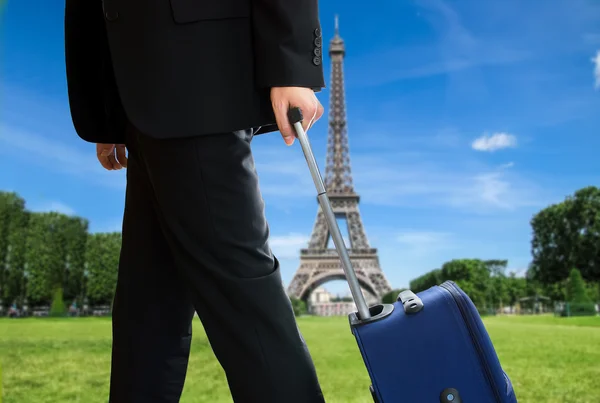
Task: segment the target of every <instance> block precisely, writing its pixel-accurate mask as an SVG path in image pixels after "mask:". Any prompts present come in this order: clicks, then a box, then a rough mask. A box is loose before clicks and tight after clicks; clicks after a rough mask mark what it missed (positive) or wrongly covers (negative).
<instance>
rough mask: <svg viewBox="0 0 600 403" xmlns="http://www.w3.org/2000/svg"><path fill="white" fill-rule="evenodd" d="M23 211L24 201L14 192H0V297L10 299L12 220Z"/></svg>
mask: <svg viewBox="0 0 600 403" xmlns="http://www.w3.org/2000/svg"><path fill="white" fill-rule="evenodd" d="M24 210H25V200H24V199H23V198H21V197H20V196H19V195H18V194H17V193H14V192H0V292H1V294H0V297H1V298H7V297H8V298H10V294H12V293H13V292H14V291H11V290H10V285H9V277H11V274H10V273H9V266H8V264H9V259H10V255H11V253H12V252H11V251H12V247H11V244H10V240H11V236H10V234H11V231H12V229H13V227H14V220H15V219H17V218H18V216H19V215H21V214H22V212H23V211H24Z"/></svg>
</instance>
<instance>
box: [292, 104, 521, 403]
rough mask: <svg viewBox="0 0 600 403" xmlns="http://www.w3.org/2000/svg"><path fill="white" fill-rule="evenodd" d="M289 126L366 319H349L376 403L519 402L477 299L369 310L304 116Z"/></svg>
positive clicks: (447, 287)
mask: <svg viewBox="0 0 600 403" xmlns="http://www.w3.org/2000/svg"><path fill="white" fill-rule="evenodd" d="M288 119H289V120H290V123H291V124H292V125H293V127H294V129H295V131H296V136H297V138H298V140H299V142H300V145H301V147H302V150H303V152H304V156H305V158H306V161H307V164H308V166H309V169H310V173H311V175H312V177H313V180H314V182H315V186H316V188H317V194H318V200H319V204H320V205H321V209H322V210H323V213H324V215H325V217H326V219H327V223H328V225H329V229H330V233H331V238H332V240H333V242H334V244H335V247H336V249H337V251H338V254H339V257H340V260H341V262H342V267H343V268H344V272H345V274H346V279H347V280H348V284H349V286H350V291H351V293H352V297H353V299H354V302H355V304H356V307H357V311H358V312H354V313H352V314H350V315H349V321H350V328H351V330H352V333H353V334H354V336H355V338H356V341H357V343H358V347H359V350H360V352H361V355H362V358H363V361H364V363H365V365H366V367H367V371H368V373H369V377H370V378H371V383H372V385H371V386H370V388H369V389H370V391H371V395H372V397H373V400H374V401H375V402H376V403H437V402H441V403H517V398H516V396H515V392H514V390H513V387H512V384H511V381H510V379H509V378H508V376H507V375H506V373H505V372H504V371H503V369H502V367H501V365H500V362H499V360H498V356H497V355H496V351H495V350H494V346H493V345H492V342H491V340H490V338H489V336H488V333H487V331H486V329H485V327H484V325H483V323H482V321H481V318H480V316H479V313H478V312H477V309H476V308H475V306H474V304H473V302H472V301H471V299H470V298H469V297H468V296H467V295H466V294H465V293H464V292H463V291H462V290H461V289H460V288H459V287H458V286H457V285H456V284H455V283H453V282H452V281H446V282H444V283H442V284H441V285H439V286H434V287H431V288H429V289H427V290H425V291H422V292H420V293H418V294H414V293H413V292H411V291H403V292H402V293H400V295H399V296H398V300H397V301H396V302H395V303H394V304H377V305H374V306H371V307H368V306H367V304H366V301H365V298H364V296H363V295H362V292H361V289H360V286H359V283H358V279H357V277H356V273H355V272H354V270H353V268H352V265H351V262H350V257H349V255H348V251H347V250H346V247H345V245H344V241H343V238H342V235H341V233H340V230H339V227H338V225H337V222H336V219H335V216H334V214H333V210H332V208H331V204H330V202H329V198H328V197H327V193H326V189H325V185H324V184H323V180H322V178H321V174H320V172H319V169H318V166H317V163H316V161H315V158H314V156H313V153H312V150H311V147H310V143H309V141H308V137H307V136H306V133H305V132H304V130H303V128H302V124H301V122H302V112H301V111H300V109H298V108H292V109H290V111H289V113H288Z"/></svg>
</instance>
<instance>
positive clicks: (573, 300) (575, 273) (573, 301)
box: [567, 269, 596, 316]
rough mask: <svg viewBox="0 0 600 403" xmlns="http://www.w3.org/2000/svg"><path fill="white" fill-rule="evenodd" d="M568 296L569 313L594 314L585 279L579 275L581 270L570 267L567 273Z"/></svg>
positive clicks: (594, 310) (594, 309)
mask: <svg viewBox="0 0 600 403" xmlns="http://www.w3.org/2000/svg"><path fill="white" fill-rule="evenodd" d="M567 290H568V293H567V294H568V298H569V311H570V315H572V316H576V315H595V314H596V308H595V306H594V303H593V302H592V300H591V298H590V296H589V295H588V290H587V288H586V284H585V280H584V279H583V277H582V276H581V272H580V271H579V270H577V269H572V270H571V272H570V274H569V283H568V286H567Z"/></svg>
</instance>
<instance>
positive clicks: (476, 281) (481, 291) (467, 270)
mask: <svg viewBox="0 0 600 403" xmlns="http://www.w3.org/2000/svg"><path fill="white" fill-rule="evenodd" d="M441 277H442V280H443V281H446V280H452V281H454V282H455V283H456V284H457V285H458V286H459V287H460V288H461V289H462V290H463V291H464V292H465V293H466V294H467V295H468V296H469V298H471V300H472V301H473V304H475V305H476V306H477V307H478V308H479V309H484V308H487V307H488V303H487V302H488V301H487V299H488V292H489V287H490V271H489V270H488V267H487V266H486V264H485V263H484V262H483V261H482V260H479V259H455V260H451V261H449V262H446V263H444V264H443V265H442V270H441Z"/></svg>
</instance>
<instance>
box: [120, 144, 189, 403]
mask: <svg viewBox="0 0 600 403" xmlns="http://www.w3.org/2000/svg"><path fill="white" fill-rule="evenodd" d="M127 146H128V149H129V164H128V168H127V190H126V201H125V212H124V219H123V232H122V234H123V238H122V248H121V255H120V261H119V270H118V279H117V290H116V293H115V299H114V305H113V316H112V322H113V346H112V363H111V379H110V400H109V403H177V402H179V399H180V396H181V393H182V389H183V385H184V381H185V376H186V371H187V365H188V357H189V352H190V343H191V323H192V319H193V315H194V306H193V304H192V301H191V299H190V297H189V294H188V292H187V289H186V288H185V286H184V285H185V282H184V281H183V280H182V279H181V277H180V275H179V272H178V271H177V270H176V267H175V262H174V260H173V256H172V253H171V251H170V249H169V246H168V244H167V241H166V239H165V237H164V235H163V233H162V229H161V227H160V225H159V221H158V218H157V214H156V210H155V202H154V197H153V194H152V189H151V186H150V182H149V180H148V175H147V173H146V172H145V170H144V168H143V166H142V165H141V164H140V159H139V157H138V148H137V143H136V141H135V138H132V137H131V136H130V135H128V139H127Z"/></svg>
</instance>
